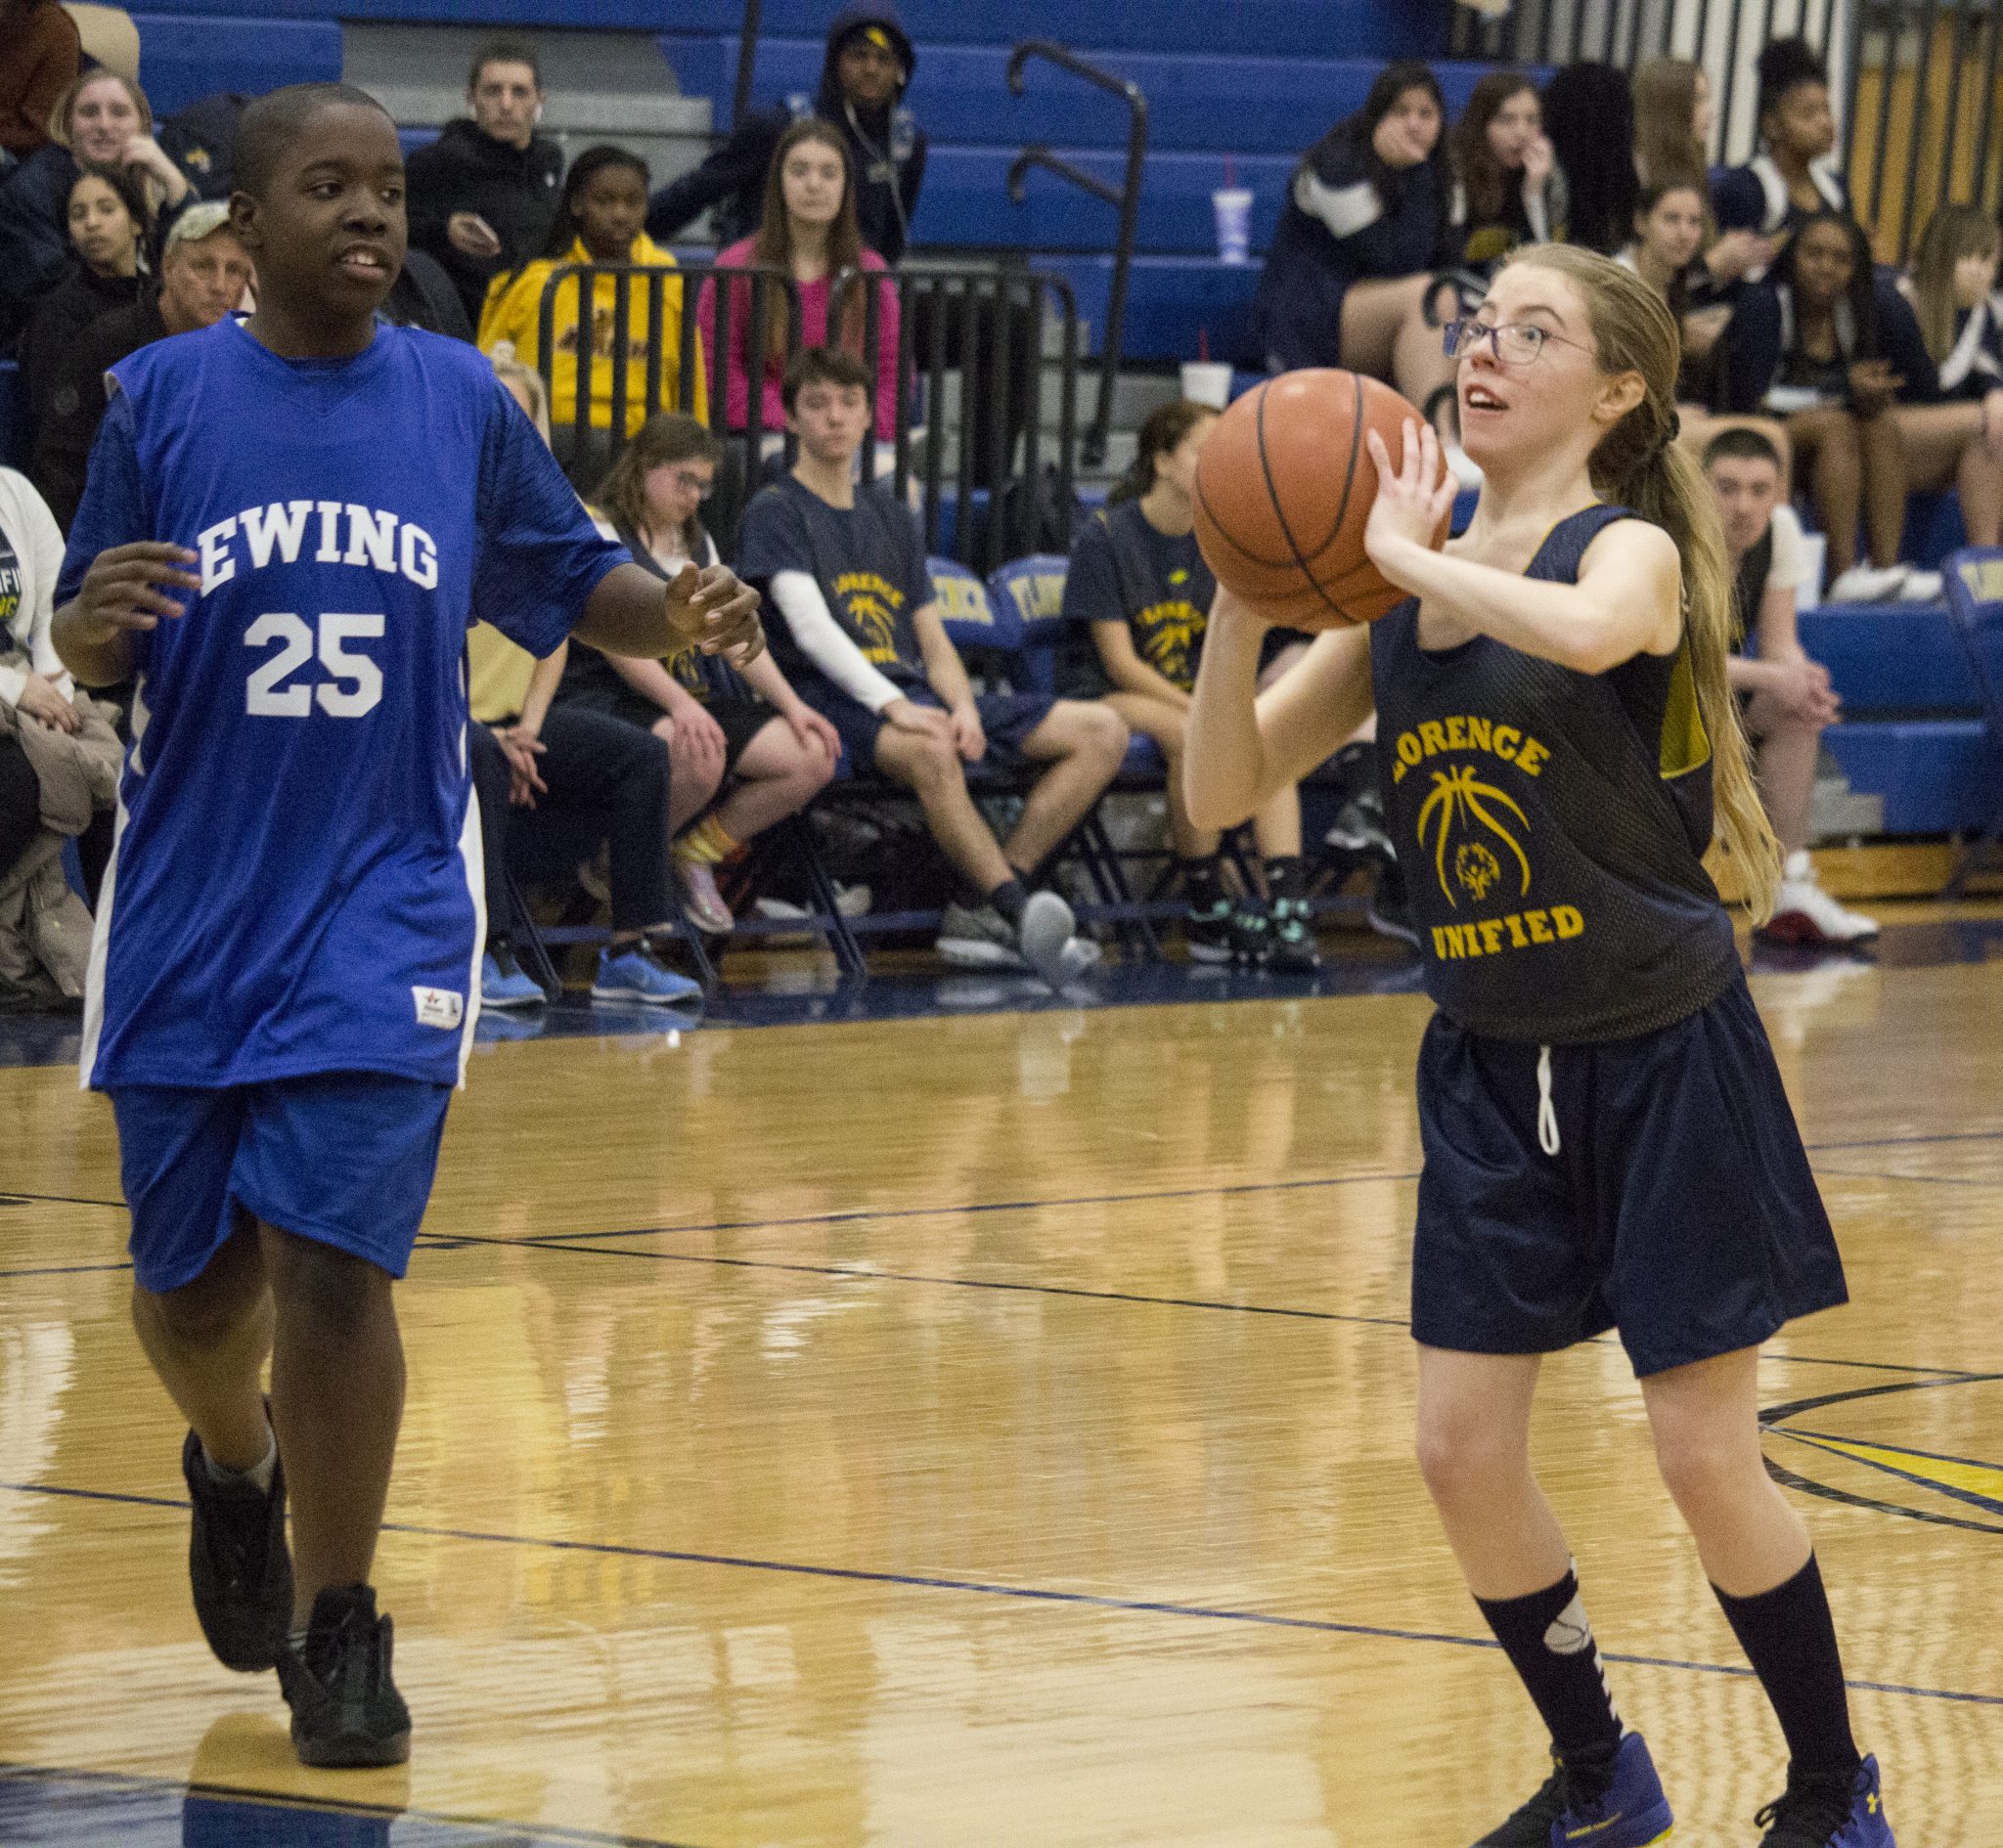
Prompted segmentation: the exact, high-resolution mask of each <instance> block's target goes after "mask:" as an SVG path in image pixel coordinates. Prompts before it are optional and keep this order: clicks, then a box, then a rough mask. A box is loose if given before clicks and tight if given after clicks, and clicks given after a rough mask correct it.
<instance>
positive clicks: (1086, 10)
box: [148, 0, 1443, 58]
mask: <svg viewBox="0 0 2003 1848" xmlns="http://www.w3.org/2000/svg"><path fill="white" fill-rule="evenodd" d="M148 11H149V12H151V13H156V14H176V15H186V14H207V15H211V16H213V17H215V18H218V19H227V20H231V21H235V20H245V19H249V20H324V19H326V18H327V17H328V16H329V14H330V13H332V12H337V13H338V16H339V17H340V18H341V19H344V20H357V21H361V20H372V21H373V20H387V21H400V22H411V23H422V24H435V25H521V26H544V27H549V28H552V29H557V28H568V29H580V28H582V29H596V30H599V31H640V32H711V33H725V32H734V31H735V30H736V29H737V27H738V25H739V23H740V22H741V21H742V19H743V15H744V9H743V5H742V0H339V5H338V7H337V8H334V7H331V6H330V5H329V4H328V0H187V4H177V0H153V4H152V6H150V7H149V9H148ZM831 11H832V9H831V7H830V5H829V4H828V0H768V4H767V5H766V8H765V30H766V31H767V32H769V33H771V34H772V35H773V36H774V37H775V38H816V37H819V36H821V35H822V34H823V33H824V32H825V31H826V29H827V21H828V18H829V15H830V13H831ZM900 11H901V12H902V14H903V16H904V22H905V24H906V25H907V26H908V27H909V28H910V31H911V34H912V39H913V41H914V42H917V43H920V44H927V45H929V44H932V43H939V44H962V45H963V44H992V43H993V42H994V41H995V40H996V38H997V37H998V35H1002V23H1001V22H1000V21H998V19H997V18H996V16H995V15H994V14H993V13H992V12H990V11H988V10H987V9H985V8H982V7H975V6H969V5H967V4H966V0H904V4H903V5H902V6H901V8H900ZM1009 15H1010V17H1009V19H1008V21H1007V25H1006V32H1005V35H1006V36H1008V37H1009V38H1010V39H1011V40H1013V39H1022V38H1054V39H1057V40H1058V41H1060V42H1061V43H1064V44H1067V45H1118V44H1122V43H1128V42H1131V41H1132V40H1133V38H1134V37H1135V31H1136V24H1137V22H1140V21H1142V20H1143V19H1144V22H1145V23H1144V25H1142V26H1140V28H1139V29H1140V30H1141V31H1143V32H1144V34H1145V38H1146V41H1147V44H1148V47H1149V48H1150V49H1151V50H1155V51H1165V52H1188V53H1201V54H1208V53H1212V52H1214V51H1215V50H1216V48H1217V47H1218V46H1220V45H1259V46H1263V47H1264V48H1265V49H1266V50H1267V51H1268V52H1269V54H1270V55H1271V56H1274V57H1281V58H1370V57H1378V58H1384V57H1423V56H1428V55H1432V54H1436V53H1438V52H1439V51H1440V50H1442V49H1443V47H1442V45H1441V44H1440V42H1439V40H1440V37H1441V33H1442V19H1443V15H1441V14H1439V13H1435V14H1433V15H1432V16H1431V17H1420V16H1419V10H1418V9H1417V8H1415V7H1413V6H1411V5H1410V4H1409V0H1148V5H1147V7H1146V9H1145V11H1144V13H1141V12H1138V11H1136V9H1135V7H1134V6H1133V4H1132V0H1016V4H1015V5H1014V6H1013V7H1011V8H1010V9H1009Z"/></svg>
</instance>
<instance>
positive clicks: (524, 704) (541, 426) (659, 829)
mask: <svg viewBox="0 0 2003 1848" xmlns="http://www.w3.org/2000/svg"><path fill="white" fill-rule="evenodd" d="M494 371H495V372H496V373H497V374H499V375H500V379H501V382H502V384H503V385H504V386H506V387H507V389H508V391H509V393H510V395H511V396H512V398H513V399H514V401H515V403H516V404H518V405H520V406H521V408H522V410H523V411H524V412H526V413H527V414H528V417H529V418H530V420H531V421H532V422H533V423H534V424H535V426H536V429H537V432H538V433H539V434H540V435H541V436H542V438H543V440H544V441H545V442H548V441H549V437H550V417H549V407H548V404H547V402H546V400H545V398H544V394H543V381H542V380H541V379H540V378H539V377H537V376H536V374H534V373H532V372H530V371H529V370H528V368H527V367H525V366H522V365H520V364H519V363H517V362H516V361H514V360H512V359H500V360H497V361H495V363H494ZM583 645H584V644H583V643H581V642H577V643H572V642H569V641H565V642H563V643H561V644H560V645H559V646H558V647H557V648H556V651H555V652H554V653H553V654H550V655H548V656H547V657H545V658H544V659H543V660H540V661H538V660H536V659H535V657H534V656H533V655H531V654H530V653H529V652H528V651H527V650H526V649H525V648H521V647H517V646H516V645H515V644H514V643H513V642H512V641H510V640H509V639H508V638H507V637H506V636H504V635H502V634H501V632H500V631H499V630H498V629H495V628H493V627H492V626H491V625H489V624H487V623H475V624H474V625H473V626H472V628H471V629H470V630H469V631H468V632H467V706H468V708H469V710H470V712H471V715H472V719H473V721H474V723H473V724H472V725H471V726H469V727H468V732H467V754H468V757H469V759H470V762H471V770H472V783H473V793H474V796H475V797H476V799H477V800H478V802H479V805H480V839H481V845H482V847H483V849H484V851H485V863H486V895H487V943H486V948H485V952H484V953H483V955H482V956H481V959H480V1004H481V1005H482V1006H483V1007H496V1008H518V1007H536V1006H540V1005H541V1004H542V1002H543V1001H544V1000H545V999H546V998H547V997H546V996H545V994H544V993H543V990H542V988H541V987H540V985H538V984H537V983H536V982H535V981H534V980H532V979H531V978H530V977H529V976H528V975H526V974H524V973H523V971H522V968H521V963H520V960H519V957H518V954H517V951H516V946H515V945H516V939H517V938H519V937H520V936H522V934H523V933H524V932H525V931H526V929H527V925H528V920H527V919H525V918H522V917H519V916H517V915H516V913H515V907H514V893H513V888H512V883H511V881H510V879H509V876H508V864H509V851H510V836H511V834H512V830H513V827H514V824H515V818H516V817H515V814H514V812H515V811H516V810H522V811H529V810H533V811H536V812H537V813H538V814H540V815H542V816H544V817H547V818H549V819H552V820H554V821H555V822H556V824H557V825H558V826H571V827H574V828H576V829H577V830H578V832H579V833H580V834H582V835H584V836H585V837H586V838H589V839H596V838H597V837H599V836H601V835H602V836H603V837H604V841H605V848H606V861H607V865H608V868H609V878H608V881H607V883H608V886H609V888H610V902H611V907H612V936H611V941H610V943H609V944H607V945H606V946H605V948H604V949H603V950H601V952H600V955H599V964H598V971H597V974H596V975H595V977H594V979H593V982H592V990H591V991H592V998H593V999H594V1000H601V1001H639V1002H643V1003H645V1004H646V1005H649V1006H655V1007H663V1006H671V1005H673V1004H674V1003H676V1002H678V1001H687V1000H690V999H692V998H693V997H694V996H696V995H698V994H700V993H701V991H702V990H701V989H700V987H699V986H698V985H697V984H695V983H693V982H691V981H690V980H689V978H688V977H687V976H684V975H678V974H677V973H676V972H675V971H674V970H672V969H670V968H669V967H668V966H667V964H666V962H665V961H664V960H663V959H662V957H661V954H660V951H659V949H658V948H657V947H656V946H657V944H659V943H661V942H665V941H668V940H670V939H672V938H673V936H674V922H673V919H674V903H673V900H672V899H671V897H670V895H669V891H668V867H667V844H668V791H669V787H670V771H669V767H668V752H667V747H666V746H665V745H664V744H662V743H661V741H660V740H659V739H658V738H656V737H654V736H652V734H651V733H649V732H647V731H645V730H642V729H639V728H637V727H635V726H629V725H623V724H621V723H620V722H619V721H618V720H616V719H611V718H608V717H606V716H605V715H604V714H602V713H597V712H593V711H591V710H589V709H588V708H586V707H584V706H580V705H574V704H573V705H571V706H568V707H564V706H562V705H558V704H554V703H553V700H554V696H555V694H556V686H557V683H558V682H560V681H561V680H562V678H563V666H564V660H565V656H566V654H567V652H568V651H569V649H570V648H571V647H573V646H577V647H581V646H583Z"/></svg>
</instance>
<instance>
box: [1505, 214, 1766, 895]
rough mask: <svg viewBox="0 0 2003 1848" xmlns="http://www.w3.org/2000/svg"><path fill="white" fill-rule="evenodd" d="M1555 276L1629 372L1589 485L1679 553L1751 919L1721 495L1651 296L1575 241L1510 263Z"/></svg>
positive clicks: (1760, 872) (1729, 830)
mask: <svg viewBox="0 0 2003 1848" xmlns="http://www.w3.org/2000/svg"><path fill="white" fill-rule="evenodd" d="M1513 261H1514V262H1517V263H1534V264H1536V265H1537V266H1538V267H1540V268H1543V269H1552V270H1557V271H1559V272H1561V273H1562V274H1563V275H1564V276H1565V277H1566V278H1567V279H1568V280H1569V281H1570V282H1571V283H1572V284H1573V286H1575V287H1576V288H1577V289H1578V290H1579V293H1580V297H1581V298H1582V299H1583V300H1584V303H1585V308H1586V314H1587V317H1588V318H1589V319H1590V321H1591V323H1592V329H1593V339H1594V344H1595V346H1596V347H1597V349H1598V351H1597V354H1596V357H1597V359H1598V361H1599V366H1600V370H1601V371H1602V372H1604V373H1625V372H1632V373H1637V374H1640V376H1641V379H1642V382H1643V384H1644V385H1645V387H1646V392H1645V395H1644V396H1643V398H1642V401H1641V402H1640V403H1639V404H1638V405H1636V406H1635V407H1634V409H1633V410H1632V411H1630V412H1628V414H1627V415H1626V416H1625V418H1622V419H1621V421H1620V422H1619V423H1617V424H1615V425H1614V427H1613V428H1612V429H1611V430H1609V431H1608V432H1607V434H1606V436H1605V437H1604V438H1603V439H1602V441H1601V443H1600V446H1599V448H1598V449H1596V450H1595V451H1594V452H1593V456H1592V475H1593V486H1594V488H1595V489H1596V490H1597V491H1598V492H1599V493H1601V494H1602V495H1604V496H1605V497H1606V498H1607V499H1608V500H1609V501H1613V502H1618V503H1619V504H1620V505H1621V506H1629V507H1632V508H1633V509H1634V511H1635V512H1637V513H1638V514H1640V515H1641V517H1642V518H1643V519H1645V520H1648V521H1650V522H1651V523H1652V524H1654V525H1657V526H1660V527H1661V528H1662V529H1663V530H1664V531H1665V532H1666V533H1668V534H1669V537H1670V538H1671V539H1672V540H1674V541H1675V543H1676V550H1678V551H1679V552H1681V553H1682V556H1683V642H1684V646H1685V647H1686V648H1687V649H1688V651H1689V658H1690V676H1691V681H1692V684H1693V687H1694V690H1695V692H1696V696H1697V711H1698V716H1699V717H1700V718H1701V719H1702V720H1703V722H1704V730H1705V735H1706V736H1707V737H1708V738H1709V739H1710V741H1711V770H1712V791H1713V804H1714V810H1715V814H1716V831H1715V845H1716V846H1717V847H1718V848H1719V849H1721V850H1722V852H1723V855H1724V858H1725V862H1726V864H1727V866H1729V868H1730V869H1731V872H1732V876H1733V880H1734V882H1735V883H1736V884H1737V886H1738V888H1739V890H1740V893H1741V896H1742V897H1743V899H1744V902H1745V903H1746V905H1747V907H1748V908H1749V909H1750V910H1751V912H1752V914H1753V918H1754V921H1755V922H1756V923H1763V922H1765V920H1766V919H1767V918H1768V917H1769V916H1770V915H1771V914H1772V911H1773V902H1774V895H1775V890H1776V888H1777V887H1778V886H1779V884H1780V875H1781V862H1782V858H1783V856H1782V853H1781V846H1780V842H1779V840H1778V839H1777V838H1776V837H1775V835H1774V832H1773V826H1772V824H1771V823H1770V822H1769V821H1768V820H1767V818H1766V810H1765V807H1764V806H1763V805H1762V804H1761V802H1760V800H1759V789H1758V784H1757V783H1756V782H1755V781H1754V776H1753V753H1752V749H1751V747H1750V746H1749V745H1748V744H1747V742H1746V732H1745V729H1744V727H1743V726H1741V725H1740V723H1739V705H1738V701H1737V700H1735V699H1734V698H1733V697H1732V689H1731V684H1730V682H1729V681H1728V679H1727V677H1726V664H1727V662H1728V661H1729V660H1730V658H1731V638H1732V569H1731V563H1730V559H1729V557H1728V554H1727V553H1726V550H1725V536H1724V527H1723V525H1722V523H1721V522H1720V520H1719V518H1718V510H1717V497H1716V496H1715V495H1714V493H1713V492H1712V488H1711V483H1710V482H1709V481H1708V480H1707V479H1706V478H1705V474H1704V470H1703V469H1702V468H1701V467H1700V466H1699V465H1698V463H1697V460H1696V458H1695V457H1693V456H1691V455H1690V454H1689V452H1688V451H1687V450H1685V449H1684V448H1683V447H1682V446H1681V444H1679V443H1678V442H1677V441H1676V438H1677V435H1678V434H1679V431H1680V424H1679V420H1678V418H1677V416H1676V404H1675V389H1676V371H1677V367H1678V364H1679V363H1680V358H1681V350H1682V343H1681V338H1680V335H1679V334H1678V331H1677V329H1676V323H1675V319H1674V317H1673V316H1672V315H1671V314H1670V313H1669V308H1668V307H1667V305H1666V304H1665V303H1664V302H1663V300H1662V298H1661V296H1659V295H1658V294H1657V293H1656V292H1655V290H1653V289H1652V288H1650V287H1649V286H1648V285H1647V284H1645V283H1644V282H1642V281H1641V279H1640V278H1639V277H1638V276H1636V275H1634V274H1633V273H1632V272H1631V271H1629V270H1626V269H1624V268H1623V267H1622V266H1621V265H1620V264H1618V263H1615V262H1612V261H1610V260H1609V259H1608V258H1606V257H1603V256H1599V255H1596V254H1595V253H1594V252H1592V251H1590V250H1585V249H1581V248H1580V247H1578V246H1576V245H1572V244H1538V245H1536V246H1535V247H1534V248H1532V249H1529V250H1526V251H1524V252H1522V253H1521V254H1520V255H1518V256H1517V257H1515V258H1514V259H1513Z"/></svg>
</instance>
